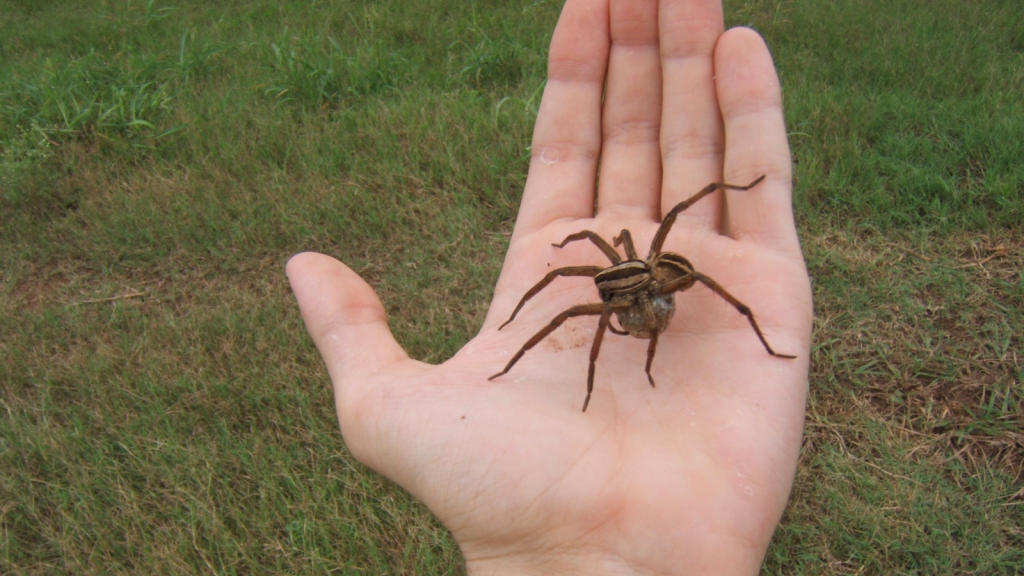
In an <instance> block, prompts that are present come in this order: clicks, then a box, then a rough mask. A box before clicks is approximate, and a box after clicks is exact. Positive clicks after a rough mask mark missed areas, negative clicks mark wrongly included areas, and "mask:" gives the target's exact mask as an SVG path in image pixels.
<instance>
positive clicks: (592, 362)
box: [583, 306, 612, 412]
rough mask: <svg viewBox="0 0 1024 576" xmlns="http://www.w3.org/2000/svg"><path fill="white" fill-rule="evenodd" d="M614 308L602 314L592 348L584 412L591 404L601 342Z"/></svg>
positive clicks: (605, 310) (608, 308) (609, 308)
mask: <svg viewBox="0 0 1024 576" xmlns="http://www.w3.org/2000/svg"><path fill="white" fill-rule="evenodd" d="M611 317H612V308H611V306H608V307H606V308H605V309H604V311H603V312H602V313H601V321H600V322H598V323H597V334H595V335H594V344H593V345H592V346H591V347H590V368H589V369H588V370H587V399H586V400H584V401H583V411H584V412H586V411H587V404H590V394H591V392H593V391H594V371H595V369H596V367H597V354H598V352H600V351H601V340H604V330H605V328H607V327H608V324H609V323H610V322H611Z"/></svg>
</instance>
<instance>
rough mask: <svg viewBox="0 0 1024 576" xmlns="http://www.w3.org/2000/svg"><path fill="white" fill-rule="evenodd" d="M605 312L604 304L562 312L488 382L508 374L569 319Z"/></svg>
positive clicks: (586, 305)
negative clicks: (530, 350) (528, 353)
mask: <svg viewBox="0 0 1024 576" xmlns="http://www.w3.org/2000/svg"><path fill="white" fill-rule="evenodd" d="M605 310H610V307H609V306H608V305H607V304H605V303H603V302H602V303H597V304H583V305H581V306H573V307H572V308H569V309H568V310H566V311H565V312H562V313H561V314H559V315H558V316H555V317H554V319H552V320H551V322H550V323H549V324H548V325H547V326H545V327H544V328H542V329H541V330H540V332H537V333H536V334H534V335H533V338H530V339H529V340H527V341H526V344H523V347H522V348H520V349H519V351H518V352H516V355H515V356H513V357H512V359H511V360H509V361H508V364H506V365H505V369H504V370H502V371H501V372H498V373H497V374H495V375H494V376H491V377H490V378H488V380H494V379H495V378H497V377H498V376H501V375H502V374H507V373H508V371H509V370H511V369H512V366H513V365H515V363H516V362H518V361H519V359H520V358H522V357H523V354H526V351H527V350H529V349H530V348H533V347H534V346H536V345H537V343H538V342H540V341H541V340H543V339H544V337H545V336H547V335H548V334H551V333H552V332H554V330H555V328H558V327H559V326H561V325H562V323H563V322H565V321H566V320H568V319H569V318H574V317H576V316H596V315H598V314H604V313H605Z"/></svg>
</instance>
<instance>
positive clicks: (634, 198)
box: [597, 0, 661, 220]
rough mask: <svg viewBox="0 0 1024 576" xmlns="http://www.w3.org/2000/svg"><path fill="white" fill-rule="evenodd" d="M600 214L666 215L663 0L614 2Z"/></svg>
mask: <svg viewBox="0 0 1024 576" xmlns="http://www.w3.org/2000/svg"><path fill="white" fill-rule="evenodd" d="M609 8H610V10H609V14H610V16H609V19H610V22H609V28H610V32H611V42H612V44H611V51H610V54H609V57H608V83H607V86H608V87H607V90H606V93H605V103H604V115H603V126H602V132H603V138H604V139H603V142H602V145H601V177H600V181H599V184H598V193H597V209H598V212H599V213H606V212H613V213H617V212H625V213H633V214H635V213H640V214H642V215H643V216H647V217H650V218H651V219H654V220H657V219H659V218H660V216H661V147H660V143H659V141H658V135H659V133H660V123H661V59H660V56H659V51H658V0H611V4H610V6H609Z"/></svg>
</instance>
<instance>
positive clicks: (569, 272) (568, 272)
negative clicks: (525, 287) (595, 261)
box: [498, 266, 604, 330]
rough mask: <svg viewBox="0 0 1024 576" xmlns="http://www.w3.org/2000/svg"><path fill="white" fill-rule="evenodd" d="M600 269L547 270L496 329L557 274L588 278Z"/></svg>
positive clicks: (511, 317) (511, 319)
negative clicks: (542, 277) (545, 274)
mask: <svg viewBox="0 0 1024 576" xmlns="http://www.w3.org/2000/svg"><path fill="white" fill-rule="evenodd" d="M601 270H604V268H601V267H600V266H568V267H566V268H559V269H558V270H552V271H551V272H548V274H547V276H545V277H544V279H543V280H541V281H540V282H538V283H537V285H536V286H534V287H533V288H530V290H529V291H528V292H527V293H526V294H524V295H523V299H522V300H520V301H519V305H518V306H516V309H515V310H513V311H512V316H510V317H509V319H508V320H507V321H506V322H505V323H504V324H502V325H501V326H498V330H501V329H502V328H504V327H505V326H508V325H509V322H512V321H513V320H515V318H516V314H519V311H520V310H522V308H523V305H525V304H526V301H527V300H529V299H530V298H533V297H534V296H536V295H537V293H538V292H540V291H541V290H543V289H544V287H545V286H547V285H548V284H551V282H553V281H554V280H555V278H558V277H559V276H589V277H590V278H593V277H594V276H597V273H598V272H600V271H601Z"/></svg>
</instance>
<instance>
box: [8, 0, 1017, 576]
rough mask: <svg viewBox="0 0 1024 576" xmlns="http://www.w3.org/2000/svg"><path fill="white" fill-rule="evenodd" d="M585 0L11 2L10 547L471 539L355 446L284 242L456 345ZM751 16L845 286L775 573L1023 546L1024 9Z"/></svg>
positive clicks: (324, 550) (162, 547)
mask: <svg viewBox="0 0 1024 576" xmlns="http://www.w3.org/2000/svg"><path fill="white" fill-rule="evenodd" d="M559 8H560V4H559V3H555V2H548V1H543V0H542V1H540V2H537V1H535V0H521V1H519V2H497V1H483V2H479V3H474V4H471V5H470V6H468V7H467V6H466V4H465V3H458V2H454V1H453V0H417V1H416V2H413V3H410V2H408V0H407V1H405V2H399V1H397V0H382V1H378V2H365V1H359V2H356V1H352V2H312V3H308V2H296V1H291V2H270V1H268V0H256V1H253V2H248V3H244V4H236V3H227V2H195V1H191V2H190V1H185V2H180V3H175V4H173V5H172V4H170V3H163V2H159V1H158V0H148V1H142V2H140V1H134V2H128V1H116V2H115V1H100V2H93V3H73V2H66V1H56V2H48V3H42V2H28V1H23V0H8V1H7V2H6V3H5V5H4V9H3V10H0V31H2V33H0V37H3V38H4V40H3V41H2V42H0V218H2V221H3V225H2V226H0V366H3V367H4V369H3V370H2V371H0V406H2V408H3V410H2V413H3V414H5V416H4V417H3V418H0V572H3V573H13V574H49V573H68V572H70V573H194V572H215V573H223V574H241V573H295V574H300V573H303V574H304V573H322V572H325V571H328V570H333V571H335V572H341V573H345V574H384V573H388V574H448V573H456V574H457V573H462V571H463V567H462V565H461V557H460V555H459V552H458V548H457V546H456V545H455V543H454V541H453V540H452V539H451V537H450V535H449V534H448V533H447V532H446V531H445V530H444V529H443V527H441V526H440V525H439V524H438V523H437V522H436V520H434V519H433V518H432V517H431V516H430V514H429V513H428V512H427V511H426V510H425V509H424V508H423V507H422V506H420V505H419V504H418V503H416V502H415V501H414V500H412V499H411V498H410V497H409V496H408V495H406V494H405V493H404V492H402V491H401V490H399V489H397V488H396V487H394V486H393V485H391V484H389V483H388V482H386V481H385V480H383V479H381V478H380V477H379V476H377V475H375V474H373V473H372V472H370V471H368V470H367V469H365V468H363V467H362V466H360V465H359V464H358V463H356V462H355V461H354V460H352V459H351V457H350V456H348V454H347V453H346V452H345V449H344V446H343V444H342V442H341V439H340V435H339V434H338V433H337V424H336V420H335V416H334V413H333V408H332V402H331V398H330V392H329V390H328V387H327V386H326V381H327V380H326V374H325V372H324V370H323V368H322V365H321V363H320V360H319V358H318V357H317V355H316V353H315V350H314V349H313V347H312V345H311V343H310V342H309V340H308V337H307V336H306V335H305V333H304V330H303V328H302V326H301V321H300V319H299V317H298V314H297V311H296V309H295V306H294V303H293V301H292V298H291V296H290V294H289V291H288V288H287V284H286V282H285V280H284V276H283V264H284V262H285V260H286V259H287V257H288V256H289V255H290V254H292V253H294V252H298V251H301V250H318V251H322V252H326V253H329V254H333V255H336V256H339V257H341V258H343V259H345V260H346V262H348V263H350V264H351V265H352V266H353V267H354V268H356V269H357V270H358V271H360V272H361V273H362V274H363V275H364V277H366V278H367V279H368V280H369V281H371V283H372V284H373V285H374V286H375V288H377V290H378V292H379V293H380V294H381V297H382V299H383V300H384V303H385V306H386V307H387V308H388V312H389V314H390V317H391V324H392V328H393V329H394V331H395V333H396V336H397V337H398V339H399V341H400V342H401V343H402V344H403V345H405V346H406V347H407V348H408V349H409V351H410V353H411V354H412V355H413V356H414V357H417V358H421V359H425V360H428V361H432V362H437V361H442V360H444V359H445V358H447V357H448V356H450V355H451V354H453V353H454V352H455V351H456V350H457V349H458V348H459V347H460V346H461V344H462V343H464V342H465V341H466V340H467V339H468V338H470V337H471V336H472V335H473V333H474V332H475V331H476V329H477V327H478V326H479V324H480V322H481V320H482V318H483V315H484V312H485V310H486V306H487V303H488V301H489V299H490V296H491V287H492V286H493V282H494V280H495V279H496V277H497V273H498V269H499V266H500V262H501V258H502V253H503V250H504V247H505V244H506V242H507V237H508V233H509V232H510V230H511V223H512V221H513V220H514V218H515V214H516V209H517V204H518V199H519V195H520V193H521V190H522V186H523V182H524V175H525V169H526V165H527V155H528V151H527V146H528V143H529V137H530V132H531V129H532V122H533V120H534V117H535V111H536V105H537V99H538V95H539V90H540V89H541V87H542V86H543V81H544V72H545V63H544V57H545V55H546V51H547V43H548V41H549V39H550V33H551V30H552V29H553V26H554V23H555V20H556V18H557V15H558V10H559ZM726 14H727V20H728V22H729V24H730V25H736V24H749V25H752V26H754V27H755V28H757V29H758V30H760V31H761V32H762V33H763V34H764V35H765V36H766V38H767V40H768V43H769V45H770V46H771V47H772V50H773V54H774V56H775V58H776V61H777V64H778V67H779V70H780V74H781V77H782V81H783V87H784V91H785V99H786V106H787V109H786V111H787V122H788V125H789V129H790V131H791V135H790V139H791V142H792V145H793V148H794V158H795V161H796V179H797V198H796V203H797V208H798V213H799V222H800V227H801V235H802V238H803V242H804V247H805V253H806V255H807V259H808V265H809V267H810V269H811V275H812V278H813V279H814V288H815V299H816V306H817V321H816V336H815V345H814V350H813V368H812V375H811V377H812V380H811V397H810V400H809V406H808V418H807V434H806V439H805V446H804V451H803V456H802V461H801V466H800V469H799V472H798V476H797V481H796V485H795V488H794V497H793V499H792V501H791V504H790V507H789V509H788V510H787V514H786V517H785V519H784V521H783V524H782V526H781V527H780V530H779V531H778V533H777V534H776V538H775V541H774V543H773V545H772V547H771V549H770V550H769V554H768V559H767V561H766V565H765V568H764V572H765V573H767V574H830V575H831V574H855V573H856V574H964V573H977V574H1015V573H1020V572H1022V571H1024V553H1022V552H1021V550H1024V530H1022V529H1021V526H1024V504H1022V502H1024V484H1022V482H1024V472H1022V467H1024V435H1022V433H1021V430H1022V429H1024V388H1022V381H1024V362H1022V360H1024V358H1022V353H1021V349H1022V347H1021V341H1022V336H1021V328H1020V327H1021V326H1022V325H1024V318H1022V310H1024V275H1022V273H1021V270H1022V269H1024V237H1022V236H1021V233H1020V225H1021V223H1022V222H1024V193H1022V192H1024V163H1022V162H1021V161H1020V158H1022V157H1024V149H1022V147H1024V110H1022V107H1024V104H1022V102H1021V100H1020V98H1019V97H1017V96H1016V94H1020V93H1022V92H1024V72H1022V71H1024V25H1022V24H1021V23H1020V22H1021V19H1020V18H1019V17H1018V16H1019V7H1018V6H1017V5H1016V4H1015V3H1014V2H1012V1H1010V0H985V1H979V2H969V3H964V2H956V1H954V0H941V1H939V2H934V3H931V4H929V5H927V6H925V5H922V4H920V3H915V2H910V1H907V0H896V1H890V2H886V3H882V2H878V1H867V2H853V1H842V2H832V3H821V2H812V1H810V0H792V1H783V0H750V1H747V2H738V1H730V2H727V4H726ZM427 263H429V264H427ZM454 310H459V311H460V312H461V313H458V314H456V313H453V311H454Z"/></svg>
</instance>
